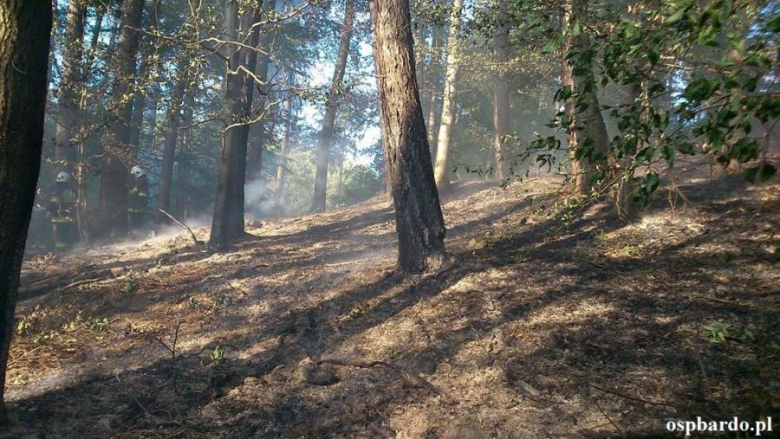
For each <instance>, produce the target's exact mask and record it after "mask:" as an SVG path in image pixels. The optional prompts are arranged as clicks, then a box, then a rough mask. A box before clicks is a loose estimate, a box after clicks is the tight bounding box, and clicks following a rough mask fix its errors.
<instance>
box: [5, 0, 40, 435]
mask: <svg viewBox="0 0 780 439" xmlns="http://www.w3.org/2000/svg"><path fill="white" fill-rule="evenodd" d="M51 26H52V4H51V2H47V1H39V0H35V1H31V0H0V206H2V208H1V209H0V424H3V423H4V422H5V417H6V416H5V399H4V397H3V389H4V388H5V377H6V367H7V365H8V350H9V348H10V345H11V335H12V334H13V331H14V324H13V323H14V308H15V306H16V297H17V291H18V288H19V273H20V270H21V267H22V257H23V255H24V245H25V241H26V240H27V229H28V226H29V224H30V215H31V213H32V208H33V204H34V203H35V190H36V185H37V182H38V173H39V172H40V166H41V151H42V147H43V120H44V111H45V107H46V91H47V86H48V84H47V74H48V69H47V65H48V56H49V41H50V36H51Z"/></svg>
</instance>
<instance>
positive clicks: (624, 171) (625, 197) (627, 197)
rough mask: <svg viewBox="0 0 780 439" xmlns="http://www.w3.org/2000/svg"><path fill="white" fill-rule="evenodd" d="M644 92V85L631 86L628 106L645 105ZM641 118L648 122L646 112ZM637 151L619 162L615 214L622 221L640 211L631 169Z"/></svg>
mask: <svg viewBox="0 0 780 439" xmlns="http://www.w3.org/2000/svg"><path fill="white" fill-rule="evenodd" d="M644 92H645V91H644V90H643V87H642V84H636V83H634V84H631V85H629V87H628V90H627V93H626V95H627V96H626V98H627V99H626V100H627V104H628V105H630V106H633V105H644V104H645V103H644V102H642V101H643V100H644V99H645V98H646V96H647V95H646V94H645V93H644ZM641 118H642V119H643V120H644V121H645V122H646V121H647V116H646V114H645V112H644V111H643V112H642V115H641ZM634 136H636V138H637V139H641V138H642V136H640V135H639V133H636V132H635V133H634ZM639 147H640V148H642V147H644V145H639ZM636 151H637V147H636V146H634V147H632V148H630V149H628V150H627V151H625V155H624V157H623V158H622V159H621V160H620V161H619V169H618V172H619V174H618V175H617V176H616V177H617V178H618V182H617V185H618V188H617V191H616V193H615V214H616V215H617V217H618V218H619V219H621V220H627V219H630V218H631V217H633V216H634V214H636V212H637V211H638V209H639V205H638V203H636V202H635V201H634V191H635V190H636V184H635V182H634V180H633V178H634V172H633V171H632V170H631V169H630V168H631V162H632V161H633V159H634V155H635V154H636Z"/></svg>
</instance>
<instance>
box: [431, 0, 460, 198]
mask: <svg viewBox="0 0 780 439" xmlns="http://www.w3.org/2000/svg"><path fill="white" fill-rule="evenodd" d="M461 9H463V0H453V2H452V13H451V14H450V35H449V37H448V40H447V73H446V76H445V78H444V96H443V97H442V111H441V126H440V127H439V138H438V143H437V146H436V173H435V177H436V185H437V186H438V187H439V189H444V188H446V187H447V186H448V185H449V183H450V175H449V174H450V144H451V142H452V126H453V125H454V124H455V107H456V104H457V101H456V94H457V90H456V88H455V87H456V85H457V81H458V68H459V66H458V64H459V62H460V53H459V51H460V43H459V41H458V33H459V32H460V16H461Z"/></svg>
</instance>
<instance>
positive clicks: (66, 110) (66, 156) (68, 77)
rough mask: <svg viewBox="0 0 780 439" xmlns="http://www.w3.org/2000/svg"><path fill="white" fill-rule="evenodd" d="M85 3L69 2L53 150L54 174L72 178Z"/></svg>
mask: <svg viewBox="0 0 780 439" xmlns="http://www.w3.org/2000/svg"><path fill="white" fill-rule="evenodd" d="M86 14H87V7H86V4H85V3H84V2H83V1H82V0H70V3H69V5H68V15H67V18H66V23H65V48H64V50H63V54H62V81H61V82H60V89H59V96H58V98H59V99H58V100H59V105H58V115H57V116H58V118H57V126H56V128H55V140H54V147H55V149H54V151H55V160H56V162H57V165H56V166H55V167H54V171H55V173H58V172H60V171H66V172H67V173H69V174H71V175H73V174H75V172H74V171H75V167H76V161H77V154H76V147H75V145H74V143H73V137H74V135H75V133H77V132H78V121H79V117H78V116H79V87H80V86H81V81H82V79H81V78H82V73H81V68H82V64H81V62H82V59H81V58H82V54H83V47H84V19H85V17H86Z"/></svg>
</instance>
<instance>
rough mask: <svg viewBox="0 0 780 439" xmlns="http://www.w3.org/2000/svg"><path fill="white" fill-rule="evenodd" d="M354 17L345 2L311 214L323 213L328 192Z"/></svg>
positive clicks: (351, 5)
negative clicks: (332, 153)
mask: <svg viewBox="0 0 780 439" xmlns="http://www.w3.org/2000/svg"><path fill="white" fill-rule="evenodd" d="M354 16H355V5H354V1H353V0H347V1H346V9H345V11H344V24H343V25H342V26H341V42H340V43H339V56H338V59H337V60H336V70H335V71H334V72H333V82H331V85H330V92H329V93H328V99H327V100H326V101H325V117H324V118H323V120H322V130H321V131H320V135H319V138H318V139H317V161H316V166H317V172H316V175H315V177H314V195H313V197H312V201H311V211H312V212H324V211H325V201H326V197H327V191H328V161H329V160H330V141H331V139H332V138H333V129H334V125H335V122H336V109H337V108H338V101H337V99H338V98H337V96H338V94H339V89H340V88H341V83H342V81H343V80H344V71H345V70H346V68H347V56H348V54H349V40H350V39H351V38H352V20H353V18H354Z"/></svg>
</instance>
